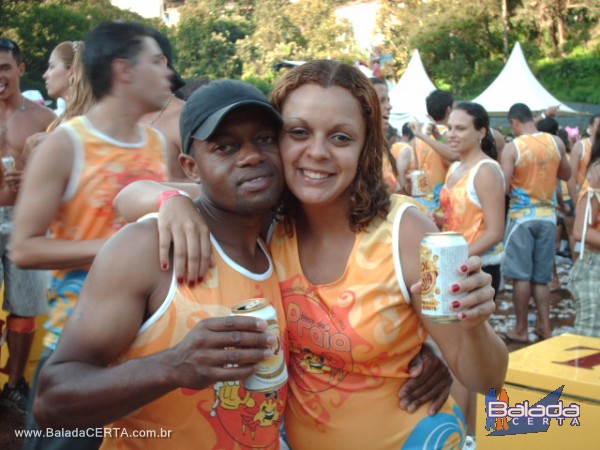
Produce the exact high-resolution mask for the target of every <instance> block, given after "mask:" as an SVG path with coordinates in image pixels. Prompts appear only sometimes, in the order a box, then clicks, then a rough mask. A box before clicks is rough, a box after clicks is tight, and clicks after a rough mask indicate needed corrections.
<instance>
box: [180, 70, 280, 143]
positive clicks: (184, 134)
mask: <svg viewBox="0 0 600 450" xmlns="http://www.w3.org/2000/svg"><path fill="white" fill-rule="evenodd" d="M245 105H256V106H261V107H263V108H264V109H265V110H266V111H267V112H269V113H270V114H271V115H272V116H273V117H274V118H275V119H276V120H277V122H278V123H279V124H281V123H282V122H283V121H282V119H281V116H280V115H279V113H278V112H277V110H276V109H275V108H273V106H272V105H271V103H270V102H269V99H267V97H266V96H265V94H264V93H263V92H262V91H261V90H260V89H258V88H256V87H254V86H252V85H251V84H248V83H244V82H243V81H238V80H218V81H212V82H210V83H209V84H207V85H205V86H202V87H201V88H199V89H197V90H196V91H194V93H193V94H192V95H191V96H190V97H189V98H188V99H187V101H186V102H185V106H184V107H183V111H181V116H180V117H179V131H180V133H181V145H182V151H183V153H189V151H190V146H191V145H192V139H199V140H201V141H205V140H207V139H208V138H209V137H210V136H211V135H212V134H213V133H214V132H215V130H216V129H217V128H218V127H219V125H220V124H221V122H222V121H223V119H224V118H225V116H226V115H227V114H229V113H230V112H231V111H233V110H234V109H237V108H239V107H240V106H245Z"/></svg>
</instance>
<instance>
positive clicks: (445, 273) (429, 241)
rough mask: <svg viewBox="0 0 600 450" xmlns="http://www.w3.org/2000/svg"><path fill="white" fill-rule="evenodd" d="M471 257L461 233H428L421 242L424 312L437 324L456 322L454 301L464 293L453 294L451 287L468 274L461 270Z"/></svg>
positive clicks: (422, 303)
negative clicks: (459, 269) (462, 265)
mask: <svg viewBox="0 0 600 450" xmlns="http://www.w3.org/2000/svg"><path fill="white" fill-rule="evenodd" d="M468 257H469V247H468V244H467V241H466V240H465V238H464V237H463V235H462V234H460V233H454V232H445V233H427V234H426V235H425V237H424V238H423V241H422V242H421V312H422V314H423V315H424V316H427V317H429V318H430V319H431V320H433V321H434V322H442V323H448V322H457V321H458V320H459V319H458V311H457V310H455V309H452V302H453V301H455V300H457V299H459V298H461V297H464V296H465V295H466V293H465V292H461V293H460V294H453V293H452V292H451V290H450V288H451V286H452V285H453V284H455V283H457V282H459V281H461V280H464V279H465V278H466V277H467V275H465V274H462V273H460V272H459V271H458V268H459V267H460V265H461V264H464V262H465V261H466V260H467V258H468Z"/></svg>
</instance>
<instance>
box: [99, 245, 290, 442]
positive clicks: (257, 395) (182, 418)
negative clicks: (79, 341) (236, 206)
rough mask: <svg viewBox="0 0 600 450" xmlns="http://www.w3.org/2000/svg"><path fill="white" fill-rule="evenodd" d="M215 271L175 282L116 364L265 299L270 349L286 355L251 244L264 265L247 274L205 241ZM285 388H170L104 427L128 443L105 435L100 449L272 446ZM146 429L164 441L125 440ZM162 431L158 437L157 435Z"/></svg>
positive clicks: (274, 293)
mask: <svg viewBox="0 0 600 450" xmlns="http://www.w3.org/2000/svg"><path fill="white" fill-rule="evenodd" d="M211 242H212V249H213V255H215V262H216V266H215V267H213V268H211V269H210V270H209V271H208V273H207V275H206V276H205V278H204V280H203V282H202V283H200V284H199V285H197V286H195V287H193V288H190V287H189V286H187V285H184V284H182V285H178V284H177V282H176V280H175V277H174V276H173V281H172V282H171V288H170V290H169V293H168V295H167V298H166V299H165V302H164V303H163V305H161V307H160V308H159V309H158V310H157V311H156V313H155V314H154V315H153V316H151V317H150V318H149V319H148V320H147V321H146V322H145V323H144V324H143V325H142V327H141V329H140V330H139V332H138V335H137V337H136V339H135V341H134V342H133V344H132V346H131V347H130V348H129V349H128V350H127V351H126V352H125V354H124V355H123V356H122V358H121V361H126V360H130V359H134V358H141V357H143V356H146V355H150V354H154V353H157V352H160V351H162V350H165V349H168V348H170V347H173V346H175V345H177V344H178V343H179V342H181V341H182V340H183V339H184V337H185V336H186V335H187V334H188V333H189V332H190V330H191V329H192V328H194V326H195V325H196V324H197V323H198V322H200V321H202V320H205V319H208V318H211V317H224V316H229V315H230V314H231V309H232V307H234V306H236V305H237V304H239V303H241V302H242V301H244V300H248V299H252V298H267V299H269V300H270V301H271V304H272V305H273V306H274V307H275V310H276V311H277V316H278V319H279V329H280V336H279V337H280V344H281V345H279V347H278V351H280V352H283V353H284V355H287V339H286V334H287V331H286V325H285V317H284V314H283V309H282V305H281V295H280V291H279V284H278V281H277V275H276V273H275V270H274V267H273V262H272V260H271V258H270V257H269V255H268V252H267V249H266V245H264V244H263V243H261V242H259V245H260V247H261V249H262V251H263V252H264V254H265V257H266V258H267V259H268V261H269V267H268V269H267V270H266V271H265V272H264V273H252V272H250V271H248V270H247V269H245V268H244V267H241V266H239V265H238V264H237V263H235V262H234V261H233V260H231V259H230V258H229V257H228V256H227V254H226V253H225V252H224V251H223V250H222V249H221V247H220V246H219V244H218V243H217V241H216V240H215V239H214V238H212V236H211ZM286 395H287V384H284V385H283V386H281V387H280V388H278V389H276V390H273V391H269V392H251V391H248V390H246V389H245V387H244V383H243V381H241V382H240V381H235V382H234V381H225V382H218V383H215V384H214V385H212V386H211V387H209V388H206V389H201V390H193V389H183V388H181V389H177V390H174V391H171V392H170V393H168V394H167V395H164V396H163V397H160V398H159V399H157V400H155V401H153V402H151V403H149V404H147V405H145V406H143V407H142V408H140V409H138V410H136V411H134V412H132V413H131V414H129V415H128V416H126V417H124V418H122V419H120V420H118V421H116V422H115V423H113V424H111V425H109V426H107V428H113V429H114V428H117V429H125V430H127V434H128V435H129V436H130V437H129V438H126V437H120V436H113V437H107V436H105V438H104V442H103V446H102V449H103V450H105V449H118V448H137V449H140V450H148V449H159V450H162V449H164V448H173V449H189V448H198V449H228V450H229V449H231V450H235V449H255V448H261V449H278V448H279V436H280V431H281V419H282V415H283V412H284V409H285V401H286ZM149 430H156V432H157V433H158V434H157V435H158V436H160V433H161V430H171V433H170V436H169V437H168V439H167V438H165V439H156V438H153V439H141V438H136V439H132V438H131V436H135V435H136V434H137V433H140V432H143V433H145V434H146V435H147V434H148V433H151V431H149ZM163 434H164V432H163Z"/></svg>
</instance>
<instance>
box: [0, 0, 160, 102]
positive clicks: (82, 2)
mask: <svg viewBox="0 0 600 450" xmlns="http://www.w3.org/2000/svg"><path fill="white" fill-rule="evenodd" d="M0 4H1V5H2V6H1V8H2V9H0V14H2V17H3V19H4V20H2V22H0V23H1V25H0V32H1V33H2V35H3V36H9V37H11V38H12V39H14V40H15V41H17V42H18V43H19V44H20V45H21V47H22V50H23V53H24V59H25V65H26V74H25V76H24V77H23V78H22V81H21V86H22V88H23V90H26V89H37V90H39V91H41V92H44V81H43V80H42V75H43V74H44V72H45V71H46V67H47V64H48V58H49V57H50V53H51V51H52V49H53V48H54V47H55V46H56V45H57V44H59V43H60V42H63V41H72V40H81V39H84V38H85V35H86V34H87V32H88V31H89V30H90V29H92V28H94V27H95V26H97V25H98V24H100V23H101V22H102V21H105V20H113V19H123V20H134V21H139V22H144V23H146V24H155V23H157V22H156V21H148V20H145V19H143V18H142V17H141V16H139V15H138V14H136V13H133V12H130V11H124V10H121V9H119V8H117V7H115V6H113V5H112V4H111V3H110V1H109V0H75V1H66V0H46V1H35V0H29V1H23V0H10V1H8V2H5V3H0Z"/></svg>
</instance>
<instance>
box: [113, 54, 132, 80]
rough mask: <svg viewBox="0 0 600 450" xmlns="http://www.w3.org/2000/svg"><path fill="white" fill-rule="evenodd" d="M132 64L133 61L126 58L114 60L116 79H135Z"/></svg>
mask: <svg viewBox="0 0 600 450" xmlns="http://www.w3.org/2000/svg"><path fill="white" fill-rule="evenodd" d="M131 66H132V64H131V62H130V61H128V60H127V59H125V58H116V59H114V60H113V62H112V72H113V76H114V77H115V79H118V80H124V81H129V82H131V81H132V80H133V75H132V73H131Z"/></svg>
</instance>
